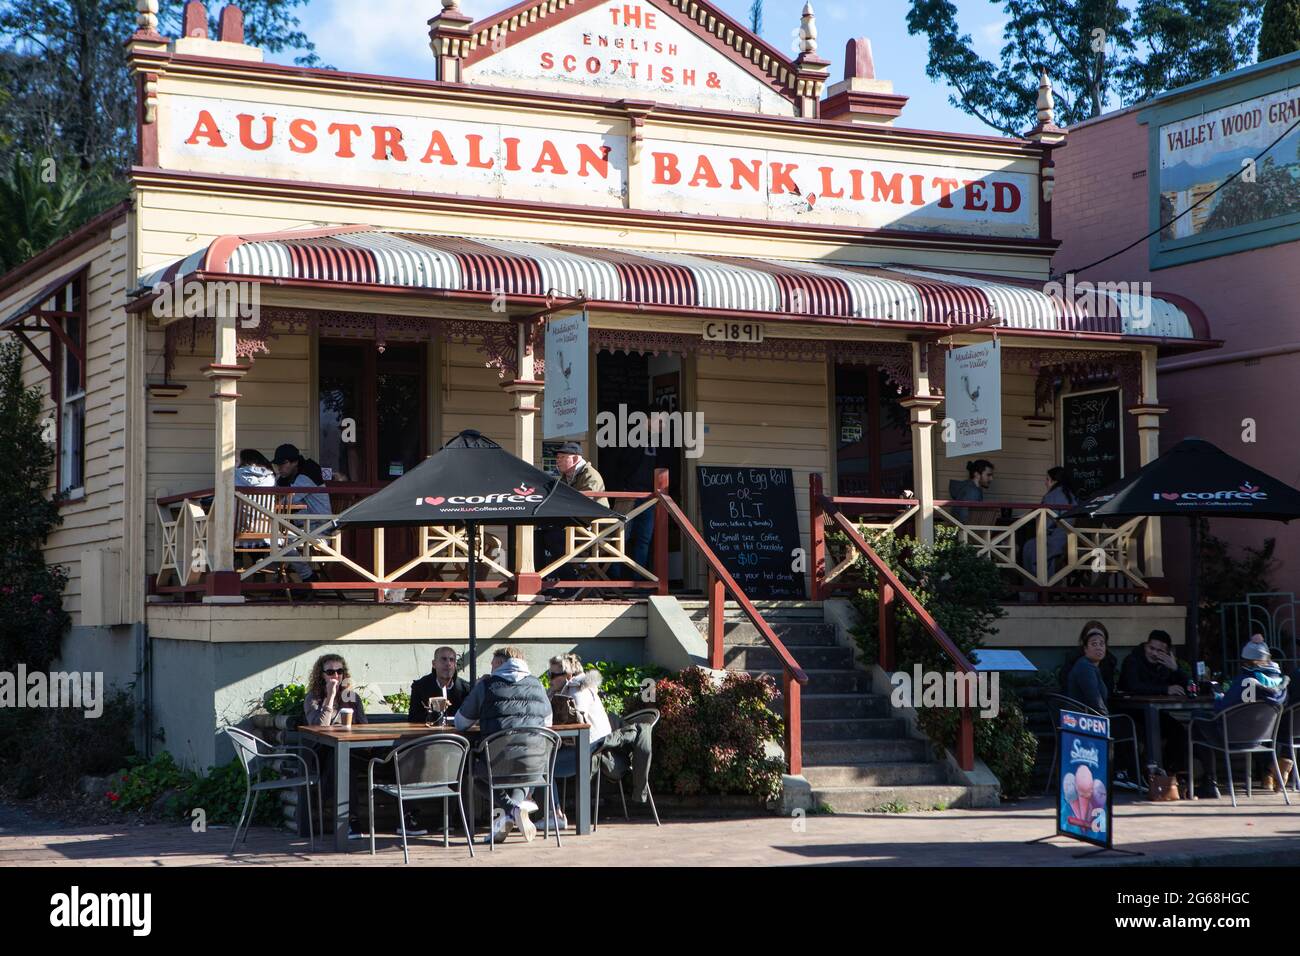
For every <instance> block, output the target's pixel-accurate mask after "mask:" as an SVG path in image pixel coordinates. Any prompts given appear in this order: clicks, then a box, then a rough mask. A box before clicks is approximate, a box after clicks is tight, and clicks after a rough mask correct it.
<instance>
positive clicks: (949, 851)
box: [0, 793, 1300, 866]
mask: <svg viewBox="0 0 1300 956" xmlns="http://www.w3.org/2000/svg"><path fill="white" fill-rule="evenodd" d="M1292 800H1293V801H1294V803H1295V805H1294V806H1292V807H1287V806H1285V805H1284V804H1283V801H1282V797H1281V796H1280V795H1277V794H1259V793H1256V795H1255V796H1254V797H1253V798H1252V799H1250V800H1246V799H1242V800H1240V803H1241V806H1239V807H1237V808H1236V809H1234V808H1233V807H1232V804H1231V802H1230V801H1228V800H1227V799H1226V798H1225V799H1221V800H1216V801H1206V800H1200V801H1191V802H1183V803H1173V804H1169V803H1162V804H1153V803H1147V802H1145V801H1128V802H1122V803H1120V805H1118V806H1117V807H1116V817H1117V819H1116V822H1115V832H1116V834H1117V839H1118V845H1119V846H1122V847H1125V848H1126V849H1132V850H1140V851H1142V852H1143V853H1144V854H1145V856H1142V857H1126V856H1120V855H1118V854H1114V855H1111V854H1102V855H1099V856H1095V857H1091V858H1089V859H1077V858H1076V856H1075V854H1078V853H1080V852H1082V851H1084V850H1086V849H1088V848H1087V847H1086V846H1084V845H1083V844H1080V843H1077V842H1075V841H1072V840H1066V839H1053V840H1051V841H1049V842H1047V843H1038V844H1027V843H1026V841H1028V840H1033V839H1036V838H1037V837H1040V836H1043V835H1044V834H1050V833H1052V831H1053V824H1052V802H1051V801H1050V800H1034V801H1026V802H1023V803H1019V804H1008V805H1006V806H1003V807H997V808H993V809H987V810H946V811H941V812H935V813H906V814H842V815H835V816H812V817H808V818H806V819H804V820H791V819H787V818H779V817H765V818H755V819H726V820H682V819H678V820H665V821H664V825H663V827H662V828H656V827H655V826H654V823H653V822H652V821H651V822H647V821H644V820H641V819H637V818H635V817H634V819H633V821H632V822H631V823H627V822H624V821H623V820H621V819H618V818H617V816H615V817H614V818H612V819H610V820H608V821H602V824H601V827H600V829H599V831H598V832H596V833H595V834H592V835H591V836H588V837H577V836H573V835H572V832H573V831H572V830H570V831H569V834H570V835H567V836H563V837H562V839H563V840H564V845H563V846H562V847H560V848H558V849H557V848H556V846H555V841H554V838H552V839H551V840H550V841H549V843H543V842H542V840H541V831H540V830H539V831H538V839H537V842H535V843H533V844H531V845H529V844H527V843H524V842H523V840H522V838H521V837H520V836H519V835H518V834H517V833H515V834H512V835H511V837H510V839H509V841H508V842H506V843H505V844H502V845H499V846H498V847H497V848H496V850H495V851H494V852H493V853H491V854H489V853H488V848H487V847H486V846H479V847H475V850H476V852H478V856H477V858H476V859H475V860H473V861H472V862H471V861H470V860H469V858H468V854H467V852H466V849H465V844H464V842H463V840H461V841H457V840H455V839H453V841H452V845H451V847H450V848H449V849H448V848H444V847H443V846H442V838H441V836H433V835H430V836H427V837H421V838H419V839H413V840H412V852H411V862H412V863H413V864H415V863H424V864H437V865H439V866H447V865H457V866H459V865H466V866H470V865H472V866H536V865H545V866H562V865H574V866H622V865H627V866H718V865H723V866H782V865H786V866H805V865H826V864H841V865H843V864H852V865H868V866H899V865H926V866H962V865H965V866H981V865H994V866H1062V865H1064V866H1104V865H1117V864H1119V865H1123V864H1132V863H1138V864H1148V863H1164V864H1195V863H1199V864H1214V863H1220V864H1227V865H1233V864H1236V865H1256V866H1258V865H1267V864H1300V839H1297V837H1300V796H1293V797H1292ZM232 837H233V833H232V832H231V830H230V829H228V828H221V829H217V828H212V829H210V830H209V831H208V832H207V833H193V832H191V830H190V828H189V827H188V826H187V825H163V824H149V825H140V826H126V827H120V828H113V827H103V826H100V827H95V828H71V829H67V828H57V827H52V826H46V825H41V824H40V823H37V822H32V821H31V820H30V819H27V818H24V817H22V816H21V815H18V814H13V813H0V866H22V865H46V866H49V865H54V866H92V865H93V866H119V865H144V866H158V865H162V866H206V865H214V864H216V865H231V864H232V863H234V864H235V865H253V866H293V865H302V864H314V865H320V864H361V865H374V864H381V865H391V864H397V865H399V866H400V865H401V862H402V851H401V845H400V843H399V842H398V841H397V840H396V839H395V838H392V837H389V838H387V839H385V838H383V837H381V838H380V839H379V841H378V850H379V852H378V855H377V856H375V857H371V856H370V854H369V852H368V849H369V845H368V843H367V842H366V841H360V840H359V841H355V842H354V844H353V846H354V848H355V852H352V853H348V854H337V853H334V852H332V851H329V850H326V849H324V848H323V847H322V846H321V844H320V843H319V842H318V843H317V846H316V852H315V853H311V852H308V849H307V841H306V840H305V839H299V838H297V837H293V836H291V835H289V834H288V833H287V832H285V831H280V830H273V829H268V828H254V830H253V831H252V833H251V834H250V835H249V838H248V843H247V845H246V848H245V850H243V851H242V852H241V853H240V855H239V856H238V857H237V858H236V859H235V860H233V861H232V859H231V858H230V857H228V856H227V855H226V850H227V849H228V848H229V845H230V840H231V838H232Z"/></svg>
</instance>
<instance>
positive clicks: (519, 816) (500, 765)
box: [455, 647, 551, 842]
mask: <svg viewBox="0 0 1300 956" xmlns="http://www.w3.org/2000/svg"><path fill="white" fill-rule="evenodd" d="M455 721H456V729H457V730H468V729H469V728H470V727H471V726H472V725H473V724H474V723H475V722H476V721H477V723H478V725H479V729H480V730H481V731H482V733H483V736H484V737H486V736H488V735H489V734H494V733H496V732H497V731H498V730H514V729H516V728H519V727H549V726H551V702H550V699H549V698H548V697H547V696H546V689H545V688H544V687H542V682H541V681H539V680H538V679H537V678H536V677H534V676H533V675H532V674H531V673H529V671H528V663H527V661H525V660H524V652H523V651H521V650H520V649H519V648H517V647H500V648H497V650H496V652H495V653H493V655H492V673H490V674H488V675H487V676H485V677H483V678H481V679H480V680H479V681H478V682H477V683H476V684H475V685H474V687H473V689H472V690H470V692H469V696H468V697H466V698H465V700H464V702H463V703H462V704H461V705H460V709H459V710H458V711H456V716H455ZM541 769H542V767H541V766H540V763H539V754H538V753H537V750H536V748H535V747H529V746H528V745H527V744H526V743H525V742H523V741H521V742H520V744H519V746H514V747H511V748H508V749H506V750H504V751H500V752H499V756H498V758H497V760H496V761H494V763H493V767H492V771H493V774H494V775H500V774H503V773H510V774H515V773H530V772H535V771H540V770H541ZM474 775H475V776H476V777H478V778H479V779H483V780H486V779H487V767H486V766H484V765H482V764H481V763H480V764H478V765H476V767H475V769H474ZM493 799H494V801H495V803H496V807H497V809H499V810H500V811H501V812H500V813H494V814H493V815H492V817H493V819H492V833H491V835H490V836H489V837H488V838H487V840H490V841H494V842H500V841H501V840H503V839H505V837H506V834H507V833H509V832H510V829H511V827H518V828H519V831H520V832H521V833H522V834H523V835H524V839H525V840H528V841H530V842H531V841H532V839H533V837H534V836H536V834H537V825H536V824H535V823H533V821H532V818H531V817H530V816H529V814H531V813H534V812H536V810H537V804H536V803H535V802H534V801H533V799H532V789H531V788H523V787H518V788H516V789H513V790H499V791H497V793H495V794H494V795H493ZM485 842H487V841H485Z"/></svg>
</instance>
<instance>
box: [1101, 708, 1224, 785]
mask: <svg viewBox="0 0 1300 956" xmlns="http://www.w3.org/2000/svg"><path fill="white" fill-rule="evenodd" d="M1110 708H1111V710H1120V711H1124V710H1128V711H1140V712H1141V713H1142V714H1143V715H1145V716H1144V720H1145V722H1146V731H1147V764H1148V765H1149V764H1155V765H1156V766H1157V767H1163V766H1164V755H1163V754H1162V753H1161V748H1160V712H1161V711H1168V712H1171V713H1173V715H1174V717H1175V718H1179V717H1180V716H1182V715H1186V716H1188V717H1190V716H1192V715H1193V714H1196V713H1199V712H1203V711H1207V710H1213V709H1214V697H1213V696H1212V695H1209V694H1206V695H1202V696H1197V697H1173V696H1170V695H1168V694H1156V695H1148V694H1116V695H1115V696H1114V697H1112V698H1111V699H1110Z"/></svg>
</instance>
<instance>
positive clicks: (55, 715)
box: [0, 689, 136, 799]
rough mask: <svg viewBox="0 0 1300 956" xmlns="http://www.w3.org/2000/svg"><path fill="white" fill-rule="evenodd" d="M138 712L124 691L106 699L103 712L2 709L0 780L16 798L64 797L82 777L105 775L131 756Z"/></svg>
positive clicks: (133, 748)
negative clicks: (89, 715)
mask: <svg viewBox="0 0 1300 956" xmlns="http://www.w3.org/2000/svg"><path fill="white" fill-rule="evenodd" d="M135 717H136V710H135V706H134V704H133V703H132V700H131V695H130V693H129V692H128V691H126V690H122V689H117V690H114V691H112V692H108V693H106V694H105V695H104V712H103V713H102V714H100V716H98V717H87V716H86V715H85V712H84V711H83V710H77V709H74V708H46V709H32V708H26V707H22V708H18V707H0V779H2V780H3V782H4V788H5V789H6V790H7V791H8V792H10V793H12V794H13V795H14V796H16V797H21V798H24V799H26V798H31V797H40V796H46V795H48V796H54V797H64V796H66V795H67V794H70V793H73V792H75V791H76V788H77V781H78V780H79V779H80V778H81V777H83V776H86V775H99V774H107V773H110V772H112V771H113V770H116V769H117V768H119V767H121V766H122V765H123V764H124V763H125V762H126V761H127V760H128V759H129V758H130V756H131V755H132V754H134V752H135V747H134V745H133V743H132V737H133V729H134V726H135Z"/></svg>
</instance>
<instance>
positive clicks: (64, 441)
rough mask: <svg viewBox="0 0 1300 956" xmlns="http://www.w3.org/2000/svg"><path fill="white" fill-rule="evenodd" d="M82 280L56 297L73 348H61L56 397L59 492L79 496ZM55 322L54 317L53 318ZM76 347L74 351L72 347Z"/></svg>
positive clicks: (83, 424) (81, 467)
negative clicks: (57, 409)
mask: <svg viewBox="0 0 1300 956" xmlns="http://www.w3.org/2000/svg"><path fill="white" fill-rule="evenodd" d="M81 294H82V293H81V279H80V278H77V279H74V280H73V281H71V282H69V283H68V284H67V285H66V286H64V287H63V288H62V289H60V290H59V291H58V292H57V293H56V294H55V305H54V308H55V309H56V310H57V312H58V319H57V321H59V322H60V324H61V325H62V327H63V331H64V334H65V335H66V336H67V338H68V340H69V342H70V343H71V345H64V344H62V343H60V345H61V346H62V347H61V349H60V351H61V352H62V353H63V355H62V362H60V363H58V364H56V366H55V367H56V368H57V369H58V371H59V375H58V386H57V388H56V390H55V394H56V397H57V400H58V405H59V491H61V492H63V493H64V494H69V493H77V492H80V491H81V490H82V488H83V487H84V486H85V476H86V369H85V363H84V362H83V361H82V359H81V358H80V357H78V355H77V352H78V351H80V352H81V354H82V355H84V354H85V351H86V324H85V312H84V310H83V308H82V305H83V303H82V301H81ZM51 319H53V317H51ZM72 346H75V349H74V348H73V347H72Z"/></svg>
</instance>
